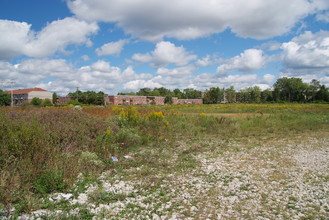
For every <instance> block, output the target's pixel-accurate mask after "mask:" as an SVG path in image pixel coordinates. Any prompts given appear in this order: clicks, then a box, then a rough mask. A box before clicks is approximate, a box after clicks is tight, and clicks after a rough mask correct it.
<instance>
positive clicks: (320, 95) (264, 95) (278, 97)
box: [0, 77, 329, 106]
mask: <svg viewBox="0 0 329 220" xmlns="http://www.w3.org/2000/svg"><path fill="white" fill-rule="evenodd" d="M105 95H106V94H105V93H104V92H94V91H87V92H82V91H80V90H77V91H75V92H73V93H69V94H68V96H70V97H71V98H72V100H71V102H74V103H72V104H89V105H103V104H104V96H105ZM118 95H133V96H163V97H166V98H165V103H167V104H171V103H172V98H173V97H177V98H179V99H201V98H202V99H203V103H204V104H218V103H235V102H238V103H265V102H273V103H274V102H329V88H327V87H326V86H325V85H322V84H321V83H320V82H319V81H318V80H316V79H313V80H312V81H311V82H310V83H304V82H303V81H302V79H301V78H287V77H284V78H279V79H278V80H277V81H276V82H275V83H274V85H273V86H272V88H271V89H266V90H261V89H260V88H259V87H258V86H253V87H248V88H245V89H241V90H239V91H236V90H235V88H234V87H233V86H231V87H229V88H226V89H225V88H219V87H212V88H209V89H207V90H206V91H204V92H201V91H199V90H196V89H193V88H187V89H184V90H180V89H174V90H172V91H171V90H170V89H166V88H164V87H161V88H154V89H150V88H142V89H140V90H139V91H138V92H128V93H118ZM56 98H57V95H56V93H54V97H53V102H55V100H56ZM3 105H10V94H7V93H4V92H3V91H2V90H0V106H3Z"/></svg>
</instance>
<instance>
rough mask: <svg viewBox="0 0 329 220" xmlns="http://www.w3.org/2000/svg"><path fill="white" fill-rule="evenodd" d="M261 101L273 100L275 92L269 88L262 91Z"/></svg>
mask: <svg viewBox="0 0 329 220" xmlns="http://www.w3.org/2000/svg"><path fill="white" fill-rule="evenodd" d="M260 100H261V102H271V101H273V92H272V91H271V90H269V89H265V90H264V91H262V92H261V98H260Z"/></svg>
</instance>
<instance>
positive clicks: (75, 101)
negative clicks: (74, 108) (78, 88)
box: [67, 99, 81, 105]
mask: <svg viewBox="0 0 329 220" xmlns="http://www.w3.org/2000/svg"><path fill="white" fill-rule="evenodd" d="M67 104H68V105H81V103H80V102H79V101H77V100H73V99H72V100H70V101H68V102H67Z"/></svg>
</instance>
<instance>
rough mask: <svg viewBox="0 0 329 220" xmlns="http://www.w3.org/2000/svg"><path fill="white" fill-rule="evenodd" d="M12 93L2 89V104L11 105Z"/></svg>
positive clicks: (0, 99)
mask: <svg viewBox="0 0 329 220" xmlns="http://www.w3.org/2000/svg"><path fill="white" fill-rule="evenodd" d="M10 101H11V98H10V94H8V93H5V92H3V91H2V90H1V89H0V106H5V105H10Z"/></svg>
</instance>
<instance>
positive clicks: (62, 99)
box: [56, 96, 73, 105]
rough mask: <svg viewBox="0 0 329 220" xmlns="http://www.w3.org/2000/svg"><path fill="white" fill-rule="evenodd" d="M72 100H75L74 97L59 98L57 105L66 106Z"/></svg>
mask: <svg viewBox="0 0 329 220" xmlns="http://www.w3.org/2000/svg"><path fill="white" fill-rule="evenodd" d="M70 100H73V99H72V97H70V96H66V97H57V99H56V104H57V105H66V104H67V103H68V102H69V101H70Z"/></svg>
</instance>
